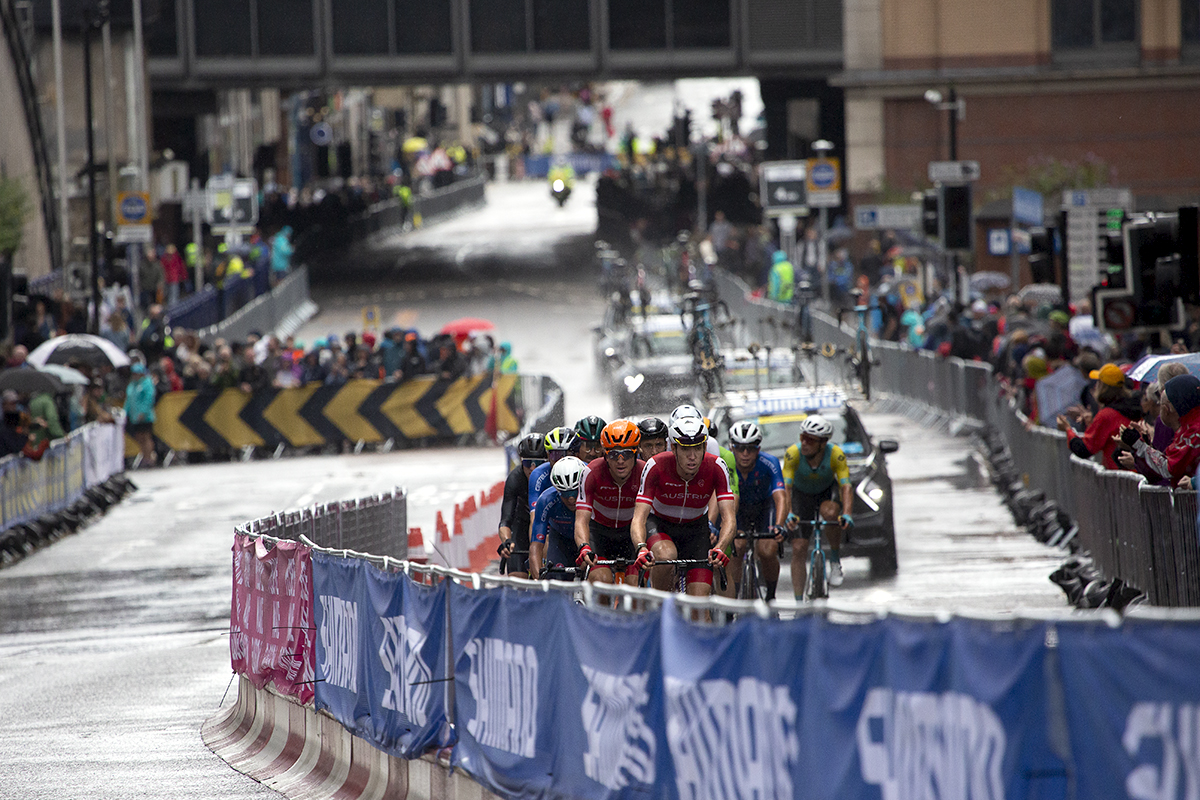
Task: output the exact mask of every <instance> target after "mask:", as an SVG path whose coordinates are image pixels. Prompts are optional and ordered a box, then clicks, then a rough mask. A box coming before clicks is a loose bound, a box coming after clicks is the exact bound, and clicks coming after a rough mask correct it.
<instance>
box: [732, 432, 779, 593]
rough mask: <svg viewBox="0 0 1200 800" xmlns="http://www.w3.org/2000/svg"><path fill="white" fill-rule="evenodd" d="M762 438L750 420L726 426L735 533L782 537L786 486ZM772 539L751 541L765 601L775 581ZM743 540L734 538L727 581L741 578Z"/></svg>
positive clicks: (776, 562)
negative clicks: (734, 478)
mask: <svg viewBox="0 0 1200 800" xmlns="http://www.w3.org/2000/svg"><path fill="white" fill-rule="evenodd" d="M762 440H763V435H762V429H761V428H759V427H758V425H757V424H756V423H755V422H753V421H752V420H742V421H741V422H737V423H734V425H733V427H732V428H730V430H729V444H730V449H732V450H733V460H734V462H735V463H736V465H737V473H738V486H739V494H738V510H737V529H738V533H774V534H775V536H776V539H777V540H779V541H782V539H783V530H782V528H781V527H780V526H781V525H782V524H783V521H784V519H785V518H786V517H787V487H786V486H785V485H784V481H783V468H782V467H781V466H780V464H779V459H778V458H776V457H775V456H773V455H771V454H770V453H764V452H762V450H761V447H762ZM776 539H758V540H757V541H756V542H755V550H756V552H757V553H758V560H759V563H760V564H761V566H762V577H763V583H764V584H765V585H766V588H767V598H766V599H767V600H768V601H770V600H774V599H775V587H776V586H777V585H778V583H779V541H776ZM747 541H748V540H746V539H735V540H734V548H735V551H736V552H737V555H738V558H735V559H733V560H732V561H731V562H730V567H731V568H732V569H731V570H730V574H731V575H732V577H733V580H732V581H731V583H734V584H736V583H738V582H740V580H741V566H742V565H741V556H742V555H743V554H745V552H746V542H747ZM735 565H736V566H735Z"/></svg>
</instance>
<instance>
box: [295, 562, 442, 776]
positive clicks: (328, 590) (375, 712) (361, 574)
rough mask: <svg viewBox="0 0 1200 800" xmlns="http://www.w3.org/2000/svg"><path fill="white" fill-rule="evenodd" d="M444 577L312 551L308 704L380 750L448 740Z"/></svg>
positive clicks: (418, 749) (413, 749) (414, 748)
mask: <svg viewBox="0 0 1200 800" xmlns="http://www.w3.org/2000/svg"><path fill="white" fill-rule="evenodd" d="M445 598H446V590H445V585H444V584H443V585H439V586H438V587H427V586H420V585H418V584H415V583H413V582H412V580H411V579H410V578H409V577H408V576H407V575H405V574H403V573H388V572H383V571H382V570H380V569H378V568H376V567H374V566H372V565H371V564H369V563H367V562H365V561H359V560H356V559H344V558H339V557H336V556H329V555H326V554H324V553H320V552H314V553H313V606H314V609H313V610H314V618H315V620H316V626H317V653H316V661H317V670H316V673H317V679H318V683H317V686H316V704H317V708H318V709H325V710H327V711H329V713H330V714H332V715H333V717H334V718H335V719H336V720H337V721H338V722H340V723H341V724H342V725H343V726H344V727H345V728H346V729H347V730H349V731H350V732H352V733H354V734H355V735H356V736H359V737H361V738H363V739H365V740H367V741H369V742H371V743H372V744H374V745H375V746H376V747H378V748H379V749H380V750H383V751H384V752H387V753H391V754H393V755H397V756H401V757H403V758H416V757H417V756H419V755H421V753H423V752H424V751H425V750H426V749H428V748H429V747H431V746H434V745H446V744H449V743H450V742H449V726H448V724H447V721H446V702H445V697H446V689H447V686H446V684H447V683H448V681H446V680H445V674H446V666H445V665H446V656H445V644H446V642H445Z"/></svg>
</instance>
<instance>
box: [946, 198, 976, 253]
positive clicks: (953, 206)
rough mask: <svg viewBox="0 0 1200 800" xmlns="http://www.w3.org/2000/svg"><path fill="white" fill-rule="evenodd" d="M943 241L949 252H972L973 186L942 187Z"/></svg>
mask: <svg viewBox="0 0 1200 800" xmlns="http://www.w3.org/2000/svg"><path fill="white" fill-rule="evenodd" d="M941 195H942V202H941V226H940V227H941V240H942V247H944V248H946V249H947V250H970V249H971V240H972V239H973V236H972V234H973V233H974V231H973V230H972V227H973V225H972V214H971V185H970V184H962V185H958V186H942V190H941Z"/></svg>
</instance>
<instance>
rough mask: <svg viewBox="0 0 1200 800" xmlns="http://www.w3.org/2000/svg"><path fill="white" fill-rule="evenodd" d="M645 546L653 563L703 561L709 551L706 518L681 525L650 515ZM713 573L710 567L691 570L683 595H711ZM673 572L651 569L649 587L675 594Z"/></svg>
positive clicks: (657, 568)
mask: <svg viewBox="0 0 1200 800" xmlns="http://www.w3.org/2000/svg"><path fill="white" fill-rule="evenodd" d="M646 544H648V545H650V552H652V553H654V557H655V558H656V559H660V560H663V561H674V560H675V559H680V560H685V561H706V560H707V559H708V551H709V548H711V547H712V544H711V542H710V538H709V529H708V517H706V516H702V517H700V518H699V519H695V520H692V521H690V522H685V523H682V524H681V523H675V522H668V521H666V520H663V519H659V518H658V517H656V516H655V515H654V514H651V515H650V516H649V518H648V519H647V520H646ZM712 582H713V573H712V568H711V567H692V568H691V569H689V570H688V572H687V593H688V594H695V595H708V594H712ZM674 584H675V568H674V567H671V566H666V567H652V568H651V570H650V585H651V586H653V587H654V588H655V589H660V590H662V591H664V592H671V591H674V590H675V585H674Z"/></svg>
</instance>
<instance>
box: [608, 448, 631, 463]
mask: <svg viewBox="0 0 1200 800" xmlns="http://www.w3.org/2000/svg"><path fill="white" fill-rule="evenodd" d="M604 455H606V456H608V457H610V458H612V459H613V460H614V461H623V460H625V459H630V458H637V450H609V451H608V452H607V453H605V454H604Z"/></svg>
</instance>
